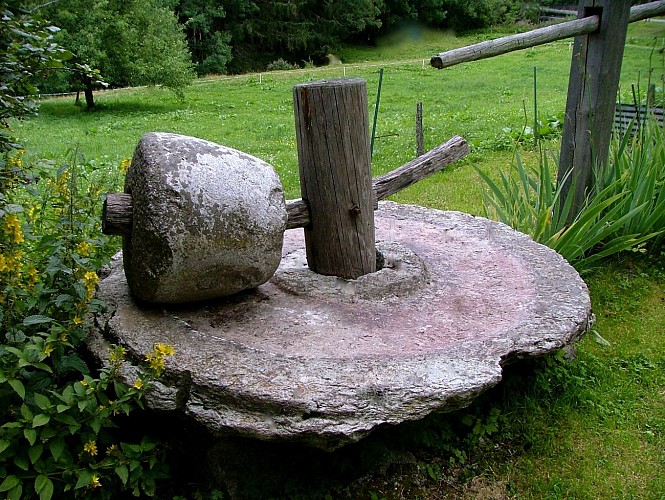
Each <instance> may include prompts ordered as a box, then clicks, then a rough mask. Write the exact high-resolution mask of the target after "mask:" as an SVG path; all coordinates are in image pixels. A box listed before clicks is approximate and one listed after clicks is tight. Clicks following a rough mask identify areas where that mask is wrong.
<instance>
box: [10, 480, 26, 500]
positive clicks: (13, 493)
mask: <svg viewBox="0 0 665 500" xmlns="http://www.w3.org/2000/svg"><path fill="white" fill-rule="evenodd" d="M22 495H23V486H22V485H21V483H19V484H17V485H16V486H14V487H13V488H12V489H11V490H10V491H9V492H8V493H7V500H21V496H22Z"/></svg>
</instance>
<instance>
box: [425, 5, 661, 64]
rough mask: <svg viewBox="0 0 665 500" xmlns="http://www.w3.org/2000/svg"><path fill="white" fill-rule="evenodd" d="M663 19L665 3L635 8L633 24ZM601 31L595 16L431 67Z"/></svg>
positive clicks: (480, 46)
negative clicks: (657, 17) (656, 18)
mask: <svg viewBox="0 0 665 500" xmlns="http://www.w3.org/2000/svg"><path fill="white" fill-rule="evenodd" d="M660 15H665V0H659V1H657V2H650V3H646V4H642V5H636V6H634V7H633V8H631V9H630V17H629V22H631V23H632V22H635V21H640V20H642V19H647V18H649V17H653V16H660ZM599 27H600V17H599V16H598V15H593V14H592V15H589V16H585V17H582V18H580V19H575V20H573V21H566V22H563V23H559V24H555V25H552V26H546V27H544V28H538V29H535V30H531V31H527V32H526V33H518V34H516V35H509V36H505V37H501V38H496V39H494V40H487V41H484V42H480V43H476V44H474V45H468V46H466V47H461V48H459V49H453V50H449V51H447V52H441V53H439V54H437V55H435V56H433V57H432V58H431V59H430V64H431V65H432V66H434V67H435V68H438V69H442V68H448V67H450V66H454V65H455V64H460V63H464V62H470V61H477V60H480V59H487V58H488V57H494V56H498V55H501V54H506V53H508V52H514V51H516V50H522V49H528V48H530V47H535V46H536V45H542V44H544V43H549V42H554V41H557V40H563V39H565V38H570V37H574V36H581V35H587V34H590V33H593V32H595V31H597V30H598V28H599Z"/></svg>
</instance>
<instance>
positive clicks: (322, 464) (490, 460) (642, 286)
mask: <svg viewBox="0 0 665 500" xmlns="http://www.w3.org/2000/svg"><path fill="white" fill-rule="evenodd" d="M498 34H500V33H489V34H488V33H484V34H479V35H472V36H468V37H464V38H458V37H455V36H454V35H453V34H450V33H436V32H427V31H423V30H416V29H412V30H409V31H408V32H404V33H402V34H400V35H399V36H398V37H393V38H391V39H386V40H385V41H382V43H381V44H379V46H378V47H376V48H357V47H350V48H347V49H345V50H343V51H342V52H341V53H340V54H339V56H340V58H341V60H342V62H343V64H341V65H337V66H331V67H327V68H321V69H304V70H297V71H288V72H272V73H264V74H253V75H244V76H239V77H233V78H230V77H228V78H227V77H217V78H208V79H202V80H199V81H197V82H196V83H195V85H193V86H192V87H191V88H189V89H188V90H187V92H186V98H185V100H184V101H178V100H176V99H175V97H174V96H172V95H171V94H169V93H167V92H166V91H163V90H160V89H155V88H141V89H127V90H116V91H106V92H100V93H98V94H97V95H96V100H97V102H98V104H99V109H98V110H96V111H94V112H87V111H85V110H83V109H82V108H80V107H76V106H74V105H73V97H71V96H67V97H60V98H51V99H47V100H44V101H43V102H42V105H41V113H40V115H39V116H38V117H36V118H31V119H28V120H25V121H23V122H21V123H18V124H16V127H15V131H16V133H17V134H18V135H19V136H21V137H23V139H24V141H25V144H26V148H27V151H28V152H27V153H26V158H31V159H33V160H37V159H49V160H53V161H55V162H61V161H66V160H65V157H66V155H67V151H68V150H70V149H72V148H75V149H76V150H77V151H78V152H79V153H80V154H82V155H84V156H85V157H86V158H88V159H95V160H96V161H97V162H99V164H100V165H102V166H105V168H107V167H108V166H112V167H117V166H118V165H119V164H120V163H121V161H122V160H123V159H125V158H130V157H131V155H132V152H133V149H134V147H135V145H136V143H137V142H138V140H139V138H140V137H141V135H142V134H143V133H146V132H150V131H169V132H176V133H181V134H188V135H193V136H197V137H201V138H204V139H208V140H212V141H215V142H219V143H222V144H226V145H228V146H232V147H235V148H238V149H241V150H243V151H246V152H248V153H251V154H253V155H255V156H258V157H260V158H263V159H264V160H266V161H268V162H269V163H271V164H273V165H274V166H275V168H276V169H277V170H278V172H279V173H280V176H281V178H282V182H283V184H284V187H285V190H286V194H287V197H288V198H295V197H298V196H299V188H298V173H297V157H296V146H295V133H294V124H293V104H292V87H293V85H295V84H297V83H302V82H305V81H309V80H318V79H324V78H325V79H327V78H334V77H341V76H344V75H345V76H353V77H362V78H365V79H366V80H367V87H368V94H369V103H370V120H371V117H372V114H373V110H374V102H375V99H376V89H377V85H378V71H379V69H380V68H384V71H385V72H384V79H383V88H382V93H381V103H380V104H381V105H380V112H379V117H378V128H377V140H376V145H375V151H374V158H373V169H374V175H377V174H379V173H382V172H385V171H387V170H390V169H393V168H395V167H397V166H399V165H401V164H403V163H405V162H407V161H408V160H410V159H412V158H413V157H414V150H415V132H414V130H415V125H414V120H415V107H416V103H417V102H419V101H420V102H422V103H423V107H424V123H425V141H426V147H428V148H430V147H433V146H435V145H437V144H439V143H441V142H444V141H445V140H447V139H448V138H449V137H450V136H452V135H455V134H459V135H462V136H464V137H465V138H466V139H467V140H468V141H469V142H470V143H471V144H472V153H471V154H470V155H469V156H468V157H467V158H466V159H464V160H462V161H461V162H459V164H458V165H456V166H454V167H452V168H450V169H449V171H446V172H444V173H441V174H437V175H435V176H433V177H432V178H430V179H428V180H427V181H424V182H422V183H419V184H418V185H417V186H414V187H412V188H409V189H407V190H405V191H404V192H402V193H400V194H398V195H397V196H395V197H394V199H395V200H397V201H400V202H405V203H417V204H421V205H426V206H430V207H435V208H442V209H451V210H462V211H466V212H470V213H476V214H482V213H483V207H482V201H481V185H480V180H479V178H478V177H477V175H476V174H475V173H474V170H473V168H472V167H471V165H477V166H479V167H480V168H482V169H484V170H485V171H488V172H494V171H497V170H498V169H503V168H506V167H507V166H508V165H509V164H510V162H511V160H512V156H513V145H514V141H513V139H514V137H513V135H512V132H507V131H506V130H505V129H506V128H509V129H511V130H512V131H515V130H521V129H522V127H524V125H530V124H531V123H532V122H533V94H534V85H533V73H534V68H536V71H537V82H538V83H537V93H538V112H539V116H540V118H541V119H547V118H548V117H549V116H556V115H559V114H560V113H561V112H562V111H563V109H564V106H565V92H566V86H567V79H568V70H569V66H570V57H571V54H570V44H569V43H568V42H557V43H552V44H548V45H546V46H542V47H539V48H536V49H529V50H526V51H521V52H515V53H512V54H508V55H505V56H501V57H498V58H494V59H491V60H486V61H479V62H474V63H468V64H462V65H459V66H456V67H453V68H450V69H446V70H442V71H437V70H435V69H433V68H431V67H429V66H428V60H429V57H430V56H431V55H433V54H434V53H436V52H439V51H442V50H445V49H447V48H452V47H456V46H461V45H465V44H468V43H472V42H474V41H477V40H479V39H485V38H487V37H488V36H496V35H498ZM654 46H655V48H656V50H654ZM664 46H665V25H664V24H660V23H647V22H640V23H635V24H633V25H631V27H630V32H629V36H628V43H627V46H626V51H625V57H624V65H623V71H622V76H621V96H622V99H624V100H629V98H630V99H632V97H631V95H632V92H631V84H634V85H637V84H639V85H640V87H641V88H642V89H644V88H646V84H647V82H648V81H649V80H651V81H652V82H654V83H656V84H657V85H658V86H659V87H660V88H661V93H660V94H659V96H662V95H663V94H662V87H663V73H664V68H665V64H664V61H663V57H664V55H663V51H662V49H663V47H664ZM423 61H424V64H423ZM549 145H550V146H551V148H552V149H554V150H556V149H557V143H556V138H554V139H552V140H551V141H550V142H549ZM523 156H524V157H525V161H527V162H529V161H531V162H535V161H536V153H535V151H534V150H533V148H532V147H531V145H530V143H529V144H525V145H524V146H523ZM26 161H27V160H26ZM113 187H115V188H116V189H120V186H109V188H113ZM585 278H586V280H587V282H588V284H589V287H590V290H591V296H592V300H593V305H594V311H595V314H596V315H597V319H598V321H597V324H596V326H595V331H596V332H597V334H598V335H594V334H590V335H588V336H587V337H586V338H585V339H583V340H582V341H581V342H580V344H579V346H578V353H577V357H576V358H575V359H574V360H573V361H569V360H565V359H563V358H560V357H555V358H552V359H547V360H542V361H539V362H533V363H526V364H524V365H522V366H518V367H512V368H511V369H509V370H507V372H506V377H505V380H504V382H503V383H502V384H501V385H500V386H499V387H497V388H496V389H495V390H492V391H490V392H489V393H488V394H486V395H484V396H483V397H482V398H481V399H480V400H479V401H478V402H477V403H475V404H474V405H472V406H471V407H470V408H468V409H466V410H463V411H460V412H456V413H453V414H448V415H443V416H441V415H436V416H432V417H430V418H427V419H425V421H423V422H419V423H417V424H409V425H405V426H400V427H398V428H393V429H385V430H381V431H379V432H377V433H376V434H375V435H373V436H371V437H370V438H368V439H366V440H364V441H363V442H361V443H359V444H358V445H355V446H353V447H351V448H350V449H348V450H345V451H343V452H340V453H338V454H332V455H325V456H323V455H317V459H316V462H317V463H318V464H319V468H318V469H317V468H316V467H314V466H312V467H310V466H309V464H305V462H301V463H300V466H299V467H300V468H299V469H298V470H292V469H288V470H286V471H285V472H284V474H283V475H279V474H278V476H279V477H278V479H277V481H280V485H281V487H285V486H284V485H288V486H289V488H291V489H290V490H289V491H290V492H291V493H292V494H293V495H296V494H300V495H301V496H302V497H308V495H307V492H308V491H309V492H312V491H317V492H320V493H321V494H322V495H323V494H325V493H326V492H330V494H331V496H333V497H348V498H372V499H374V498H442V497H444V496H446V495H448V496H450V497H455V498H506V497H515V498H539V499H540V498H647V499H659V498H664V497H665V474H663V472H662V471H663V470H665V353H664V351H663V347H662V346H663V343H664V341H665V255H662V254H661V255H655V256H643V255H641V254H634V255H630V256H623V257H621V258H619V259H614V260H611V261H608V262H605V263H604V264H603V266H602V267H600V268H599V269H597V270H596V271H594V272H592V273H591V274H589V275H586V276H585ZM602 339H604V341H603V340H602ZM293 453H294V454H297V453H299V452H298V451H294V452H293ZM307 457H308V459H309V458H311V456H309V455H307ZM259 466H261V467H264V470H265V468H266V467H268V468H274V470H275V471H277V472H279V471H284V469H283V468H281V467H280V464H278V463H277V462H269V461H268V462H262V463H260V462H259V461H257V463H256V467H259ZM349 469H354V473H355V474H351V473H349ZM277 472H275V474H277ZM257 474H262V472H260V471H258V470H255V471H252V470H251V469H248V471H247V477H248V478H250V477H252V476H255V475H257ZM258 477H263V476H262V475H259V476H258ZM331 478H334V479H338V481H337V482H336V483H335V484H330V481H331ZM324 479H325V480H324ZM317 481H318V483H317ZM312 482H314V483H317V484H318V486H317V487H316V490H314V489H312V486H311V484H312ZM247 483H251V484H250V485H249V486H248V485H244V486H245V487H247V488H250V486H251V487H252V488H257V487H258V486H257V484H256V480H254V481H253V480H251V479H248V480H247ZM322 485H323V486H322ZM241 488H242V486H241ZM271 493H272V494H274V495H277V496H279V495H280V494H284V489H282V490H279V489H276V490H274V491H271Z"/></svg>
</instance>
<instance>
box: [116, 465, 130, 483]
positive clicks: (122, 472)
mask: <svg viewBox="0 0 665 500" xmlns="http://www.w3.org/2000/svg"><path fill="white" fill-rule="evenodd" d="M115 473H116V474H117V475H118V477H119V478H120V480H121V481H122V484H123V485H127V481H128V479H129V470H127V466H126V465H118V466H117V467H116V468H115Z"/></svg>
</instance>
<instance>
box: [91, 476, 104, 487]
mask: <svg viewBox="0 0 665 500" xmlns="http://www.w3.org/2000/svg"><path fill="white" fill-rule="evenodd" d="M101 485H102V483H101V481H100V480H99V476H97V474H93V475H92V476H91V477H90V486H91V487H92V488H99V487H100V486H101Z"/></svg>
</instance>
